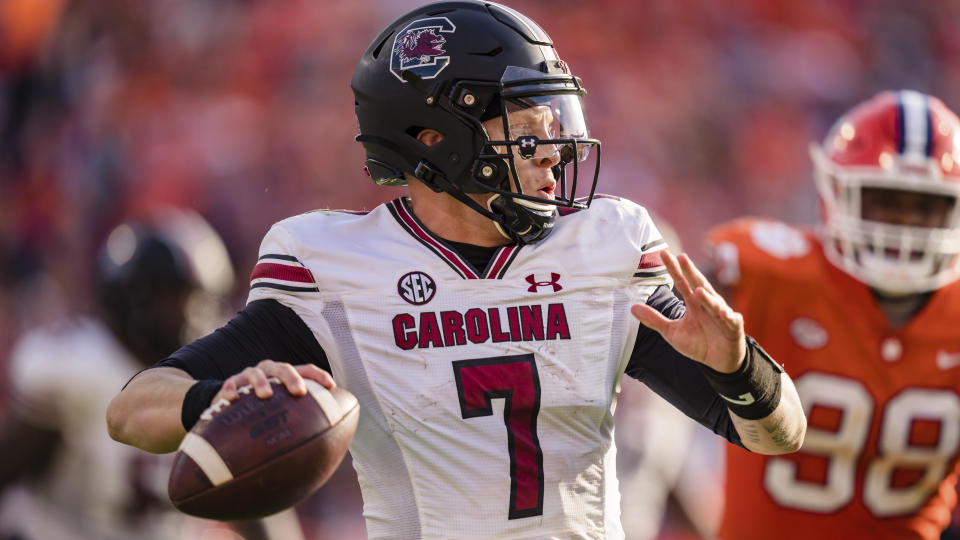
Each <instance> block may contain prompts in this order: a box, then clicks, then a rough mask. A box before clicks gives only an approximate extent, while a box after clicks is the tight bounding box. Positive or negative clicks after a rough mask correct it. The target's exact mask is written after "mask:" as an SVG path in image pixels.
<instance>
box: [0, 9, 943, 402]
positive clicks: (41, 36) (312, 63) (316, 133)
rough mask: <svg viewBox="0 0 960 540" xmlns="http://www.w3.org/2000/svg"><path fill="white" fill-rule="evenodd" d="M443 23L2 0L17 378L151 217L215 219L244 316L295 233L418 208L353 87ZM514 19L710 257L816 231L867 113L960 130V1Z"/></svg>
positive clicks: (3, 314)
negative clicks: (406, 205) (902, 100)
mask: <svg viewBox="0 0 960 540" xmlns="http://www.w3.org/2000/svg"><path fill="white" fill-rule="evenodd" d="M419 3H420V2H415V1H412V0H284V1H282V2H277V1H267V0H217V1H211V2H196V1H192V0H83V1H80V0H2V1H0V367H2V366H3V363H4V358H5V356H6V355H5V353H6V352H7V351H8V350H9V347H10V345H11V343H12V342H13V341H14V340H15V339H16V337H17V336H18V335H19V334H21V333H22V332H23V330H24V329H25V328H26V327H28V326H31V325H34V324H37V322H39V321H42V320H44V319H47V318H49V317H52V316H55V315H58V314H59V313H61V312H64V311H73V310H80V311H82V310H84V309H85V308H86V307H87V306H88V305H89V303H90V292H89V285H88V284H89V281H90V280H89V277H90V276H89V274H90V268H91V265H90V264H89V261H91V255H92V254H93V253H94V250H95V249H96V247H97V245H98V244H99V243H100V241H101V240H102V236H103V233H104V231H105V230H107V229H108V227H109V225H110V224H111V223H113V222H114V221H115V220H116V219H117V218H118V217H119V216H121V215H124V214H126V213H128V212H130V211H134V210H136V209H137V208H142V207H146V206H150V205H154V204H157V203H173V204H179V205H183V206H187V207H190V208H194V209H196V210H197V211H198V212H199V213H201V214H202V215H203V216H204V217H206V218H207V219H208V220H209V221H210V222H211V223H212V224H213V226H214V227H215V228H216V229H217V230H218V231H219V232H220V234H221V235H222V237H223V239H224V241H225V243H226V245H227V247H228V250H229V252H230V254H231V256H232V258H233V260H234V264H235V266H236V268H237V271H238V275H239V276H241V279H239V280H238V285H237V288H236V290H235V292H234V297H233V303H234V304H235V305H236V306H239V305H241V304H242V302H243V300H244V298H245V295H246V288H245V283H244V279H243V278H242V276H245V275H248V274H249V271H250V269H251V268H252V265H253V262H254V260H255V258H256V257H255V254H256V251H257V246H258V243H259V241H260V239H261V238H262V236H263V234H264V233H265V232H266V230H267V228H268V227H269V225H270V224H271V223H273V222H274V221H277V220H278V219H281V218H283V217H286V216H289V215H293V214H296V213H300V212H304V211H307V210H310V209H314V208H352V209H364V208H370V207H373V206H375V205H376V204H378V203H379V202H382V201H385V200H389V199H391V198H393V197H396V196H397V195H398V194H401V193H403V191H402V190H400V189H397V188H381V187H377V186H375V185H374V184H373V183H372V182H370V181H369V179H368V178H367V177H366V176H365V175H364V174H363V172H362V170H361V167H362V165H363V156H362V152H361V148H360V145H359V144H357V143H355V142H354V141H353V136H354V135H355V133H356V121H355V118H354V114H353V104H352V96H351V92H350V87H349V82H350V77H351V74H352V71H353V69H354V66H355V63H356V61H357V59H358V58H359V55H360V53H361V52H362V51H363V49H364V48H365V47H366V46H367V44H368V43H369V41H370V40H372V38H373V37H374V36H375V35H376V34H377V33H378V32H379V30H380V29H381V28H382V27H384V26H385V25H386V24H387V23H389V22H390V21H391V20H393V19H394V18H396V17H397V16H399V15H400V14H401V13H403V12H405V11H407V10H408V9H410V8H412V7H413V6H415V5H417V4H419ZM505 3H506V4H508V5H510V6H511V7H515V8H516V9H518V10H520V11H522V12H524V13H526V14H528V15H529V16H531V17H532V18H533V19H534V20H536V21H539V22H540V23H541V24H542V25H543V26H544V27H545V28H546V29H547V31H548V33H549V34H550V35H551V37H552V38H553V39H554V41H555V42H556V44H557V48H558V51H559V52H560V54H561V55H562V57H564V58H565V60H566V61H567V63H568V64H569V65H570V66H571V68H572V70H573V72H574V73H575V74H577V75H579V76H580V77H582V78H583V80H584V83H585V86H586V87H587V89H588V92H589V94H588V97H587V102H586V103H587V113H588V116H589V118H588V121H589V123H590V126H591V130H592V132H593V133H592V134H593V135H594V136H596V137H597V138H599V139H600V140H601V141H602V142H603V160H604V161H603V167H602V171H601V180H600V187H599V190H600V191H602V192H606V193H614V194H618V195H623V196H625V197H628V198H630V199H633V200H635V201H637V202H639V203H641V204H643V205H645V206H647V207H649V208H650V209H652V210H654V211H655V212H656V213H658V214H659V215H660V216H661V217H662V218H663V219H665V220H666V221H667V222H669V223H671V224H672V225H673V226H674V227H675V228H676V230H677V233H678V234H679V236H680V238H681V239H682V240H683V242H684V244H685V245H686V246H687V248H688V251H689V252H691V253H692V254H693V255H694V257H695V258H696V257H697V256H698V254H699V253H700V242H701V237H700V235H701V234H702V233H703V231H704V230H705V229H706V228H707V227H708V226H710V225H713V224H715V223H718V222H720V221H722V220H726V219H729V218H731V217H734V216H738V215H742V214H755V215H768V216H775V217H780V218H783V219H785V220H788V221H795V222H801V223H811V224H812V223H814V222H815V220H816V218H817V212H818V208H817V203H816V197H815V190H814V187H813V183H812V181H811V180H810V169H811V167H810V164H809V158H808V155H807V146H808V144H809V143H810V142H811V141H814V140H817V139H819V138H821V137H822V136H823V135H824V133H825V132H826V130H827V128H828V127H829V125H828V122H830V121H831V119H832V118H835V117H836V116H837V115H838V114H839V112H841V111H843V110H845V109H846V108H848V107H849V106H850V105H852V104H853V103H856V102H858V101H860V100H862V99H864V98H866V97H868V96H871V95H873V94H874V93H875V92H876V91H878V90H880V89H886V88H894V89H896V88H912V89H916V90H920V91H924V92H927V93H930V94H933V95H936V96H938V97H940V98H941V99H942V100H943V101H944V102H945V103H946V104H947V106H948V107H951V108H954V109H956V108H958V107H960V61H958V60H957V59H958V58H960V32H958V31H957V28H960V2H958V1H955V0H949V1H940V2H905V1H896V0H809V1H804V2H787V1H782V2H781V1H772V0H728V1H724V2H713V1H709V0H690V1H686V2H675V1H671V0H650V1H643V2H625V1H621V0H591V1H583V0H549V1H547V0H543V1H536V0H505ZM0 371H2V370H0ZM0 382H2V376H0ZM105 391H110V392H113V391H114V389H108V390H105ZM0 410H2V405H0Z"/></svg>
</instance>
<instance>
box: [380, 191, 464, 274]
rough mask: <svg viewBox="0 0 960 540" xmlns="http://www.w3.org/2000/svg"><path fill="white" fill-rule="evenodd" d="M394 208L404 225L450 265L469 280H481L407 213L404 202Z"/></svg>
mask: <svg viewBox="0 0 960 540" xmlns="http://www.w3.org/2000/svg"><path fill="white" fill-rule="evenodd" d="M394 208H395V209H396V210H397V215H398V216H400V219H402V220H403V222H404V224H406V225H407V227H409V228H410V231H412V232H413V233H414V234H416V235H417V238H419V239H421V240H423V241H424V242H426V243H428V244H430V245H431V246H433V248H434V249H436V250H437V252H438V253H440V255H441V256H443V258H444V259H446V260H447V261H449V262H450V264H452V265H454V266H456V267H457V268H458V269H459V270H460V271H461V272H463V274H464V276H466V277H467V279H479V276H477V274H476V273H474V271H473V270H471V269H470V267H469V266H468V265H466V264H464V262H463V261H462V260H461V259H460V257H458V256H457V254H456V253H454V252H452V251H450V250H449V249H447V248H446V247H444V246H443V244H441V243H440V242H438V241H436V240H435V239H434V238H433V236H431V235H430V233H428V232H427V231H426V230H424V229H423V227H421V226H420V224H419V223H417V220H415V219H413V216H411V215H410V213H409V212H407V207H406V206H405V205H404V204H403V203H402V202H398V203H397V204H395V205H394Z"/></svg>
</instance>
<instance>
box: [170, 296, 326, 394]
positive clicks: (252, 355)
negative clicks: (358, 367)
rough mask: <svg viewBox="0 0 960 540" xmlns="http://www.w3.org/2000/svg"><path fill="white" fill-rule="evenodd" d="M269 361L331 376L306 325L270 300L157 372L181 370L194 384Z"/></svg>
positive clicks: (260, 302)
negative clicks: (308, 366)
mask: <svg viewBox="0 0 960 540" xmlns="http://www.w3.org/2000/svg"><path fill="white" fill-rule="evenodd" d="M265 359H270V360H275V361H277V362H289V363H291V364H294V365H296V364H316V365H317V366H319V367H320V368H322V369H325V370H327V371H330V362H329V361H328V360H327V355H326V353H324V351H323V348H322V347H321V346H320V344H319V343H317V340H316V338H315V337H314V336H313V332H311V331H310V328H308V327H307V324H306V323H305V322H303V319H301V318H300V316H299V315H297V314H296V313H295V312H294V311H293V310H292V309H290V308H289V307H287V306H285V305H283V304H281V303H280V302H277V301H276V300H269V299H268V300H257V301H254V302H250V303H249V304H247V306H246V307H245V308H243V310H242V311H240V312H239V313H237V315H236V316H235V317H234V318H233V319H231V320H230V322H228V323H227V324H226V325H225V326H223V327H222V328H220V329H218V330H217V331H215V332H213V333H212V334H209V335H207V336H206V337H202V338H200V339H198V340H196V341H194V342H193V343H190V344H189V345H186V346H184V347H182V348H180V349H179V350H177V351H176V352H174V353H173V354H171V355H170V356H169V357H167V358H166V359H165V360H162V361H160V362H158V363H156V364H154V365H153V366H152V367H174V368H178V369H182V370H183V371H186V372H187V373H189V374H190V376H192V377H193V378H194V379H226V378H228V377H230V376H231V375H233V374H235V373H238V372H240V371H242V370H243V369H244V368H246V367H249V366H254V365H256V364H257V363H258V362H260V361H261V360H265Z"/></svg>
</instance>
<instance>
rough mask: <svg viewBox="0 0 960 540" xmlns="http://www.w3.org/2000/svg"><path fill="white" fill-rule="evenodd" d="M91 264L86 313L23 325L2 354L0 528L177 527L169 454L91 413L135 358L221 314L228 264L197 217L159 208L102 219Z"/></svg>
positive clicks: (77, 535)
mask: <svg viewBox="0 0 960 540" xmlns="http://www.w3.org/2000/svg"><path fill="white" fill-rule="evenodd" d="M95 264H96V266H95V275H96V279H95V281H96V284H95V291H96V293H95V296H96V305H97V306H98V312H97V313H95V314H90V315H75V316H71V317H69V318H64V319H61V320H58V321H56V322H53V323H51V324H49V325H48V326H44V327H40V328H36V329H33V330H31V331H29V332H27V333H26V334H24V335H23V336H22V337H21V338H20V339H19V340H18V342H17V344H16V345H15V346H14V348H13V350H12V352H11V356H10V363H9V370H10V371H9V377H10V381H11V386H12V395H11V396H10V414H9V417H8V418H7V419H6V420H5V422H4V424H3V427H2V434H0V453H2V455H3V459H2V460H0V490H2V491H3V495H4V504H3V506H2V512H0V537H3V538H8V537H9V538H28V539H33V538H38V539H39V538H44V539H47V538H49V539H91V538H98V539H114V538H116V539H130V538H157V539H170V538H176V537H177V535H178V534H179V527H180V521H181V520H180V519H179V518H180V516H179V514H178V513H177V512H176V511H174V509H173V507H172V506H171V505H170V503H169V501H168V500H167V496H166V479H167V476H168V474H169V470H170V464H171V462H170V461H169V460H167V459H161V458H165V457H166V456H154V455H151V454H148V453H146V452H143V451H140V450H137V449H135V448H130V447H129V446H125V445H122V444H118V443H116V442H114V441H111V440H110V439H109V438H107V437H105V436H104V433H103V418H104V415H105V414H106V410H107V404H108V403H109V401H110V398H111V396H112V393H113V392H114V391H115V389H117V388H121V387H122V386H123V384H124V383H125V382H126V381H127V380H128V379H129V378H130V377H131V376H132V375H133V374H134V373H136V372H137V371H139V370H141V369H143V368H144V367H145V366H146V365H147V362H145V361H144V359H153V360H155V359H156V358H157V357H158V356H163V355H166V354H169V353H170V352H172V351H174V350H176V349H177V348H178V347H179V346H180V345H181V344H182V343H184V341H183V338H184V337H185V334H190V333H196V332H197V331H203V332H204V333H205V332H207V331H209V330H210V329H211V326H212V327H214V328H215V327H216V325H217V324H219V323H220V322H222V320H223V319H222V318H220V317H217V315H220V314H222V310H220V309H219V303H220V300H221V299H223V298H224V295H225V294H226V293H227V292H228V289H229V288H230V287H231V285H232V283H233V270H232V266H231V264H230V261H229V259H228V258H227V252H226V249H225V247H224V245H223V243H222V242H221V241H220V238H219V236H218V235H217V234H216V233H215V232H214V231H213V229H212V228H211V227H210V226H209V225H208V224H207V223H206V222H205V221H204V220H203V219H202V218H201V217H200V216H199V215H197V214H195V213H193V212H189V211H186V210H180V209H174V208H169V207H163V208H157V209H154V210H152V211H150V212H149V213H148V214H147V215H145V216H143V217H141V218H137V219H135V220H130V221H127V222H124V223H121V224H119V225H118V226H117V227H116V228H114V229H112V231H111V232H110V233H109V235H108V236H107V239H106V241H105V243H104V245H103V248H102V249H101V250H100V252H99V254H98V256H97V259H96V263H95ZM187 306H190V308H191V309H190V316H189V317H188V312H187V311H188V310H187ZM204 315H208V316H210V317H211V319H209V320H205V317H204ZM6 488H10V489H6Z"/></svg>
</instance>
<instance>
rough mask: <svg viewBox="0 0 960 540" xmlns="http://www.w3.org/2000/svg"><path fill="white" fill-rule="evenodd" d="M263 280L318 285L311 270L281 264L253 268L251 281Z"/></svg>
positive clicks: (258, 265) (266, 264)
mask: <svg viewBox="0 0 960 540" xmlns="http://www.w3.org/2000/svg"><path fill="white" fill-rule="evenodd" d="M261 278H268V279H280V280H283V281H296V282H298V283H316V280H315V279H313V274H312V273H310V270H307V269H306V268H304V267H302V266H292V265H289V264H279V263H268V262H262V263H257V265H256V266H254V267H253V273H252V274H250V281H253V280H255V279H261Z"/></svg>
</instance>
